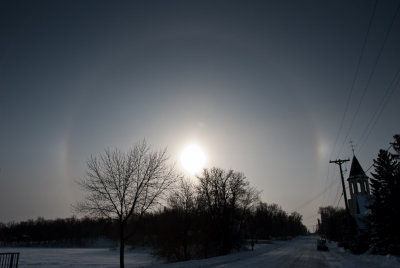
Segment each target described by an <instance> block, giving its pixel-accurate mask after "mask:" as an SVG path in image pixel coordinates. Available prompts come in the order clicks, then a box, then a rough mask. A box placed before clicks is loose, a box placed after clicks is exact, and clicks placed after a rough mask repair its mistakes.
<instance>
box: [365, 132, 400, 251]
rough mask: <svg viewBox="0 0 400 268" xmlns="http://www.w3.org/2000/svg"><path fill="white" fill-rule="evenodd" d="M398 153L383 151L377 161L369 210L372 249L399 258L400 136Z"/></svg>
mask: <svg viewBox="0 0 400 268" xmlns="http://www.w3.org/2000/svg"><path fill="white" fill-rule="evenodd" d="M394 138H395V142H394V143H392V146H393V148H394V150H395V153H391V152H389V151H387V150H380V151H379V154H378V158H377V159H376V160H374V168H375V172H374V173H372V177H373V178H372V179H371V190H372V195H373V198H374V203H373V204H372V205H371V206H370V209H371V215H370V228H371V231H372V232H371V242H372V248H373V250H374V251H375V252H376V253H380V254H386V253H391V254H396V255H397V254H400V230H399V226H400V220H399V219H400V218H399V213H400V168H399V167H400V164H399V157H398V155H399V145H400V136H399V135H395V136H394Z"/></svg>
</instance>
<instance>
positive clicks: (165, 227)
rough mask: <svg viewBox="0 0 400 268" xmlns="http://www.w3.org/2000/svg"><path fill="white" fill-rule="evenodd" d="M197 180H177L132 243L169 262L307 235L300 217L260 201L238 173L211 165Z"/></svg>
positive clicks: (147, 218) (256, 193)
mask: <svg viewBox="0 0 400 268" xmlns="http://www.w3.org/2000/svg"><path fill="white" fill-rule="evenodd" d="M197 179H198V184H193V183H191V182H190V181H184V180H183V181H181V183H180V185H179V186H178V187H176V189H175V191H173V192H172V193H171V195H170V196H169V198H168V207H167V208H165V209H164V210H163V211H159V212H156V213H152V214H148V215H147V216H146V217H145V218H144V219H143V220H142V222H141V223H140V224H139V226H137V230H138V234H137V235H136V236H135V237H136V241H141V243H142V244H148V245H151V246H152V247H154V248H155V249H156V252H157V254H158V255H159V256H162V257H164V258H166V259H168V260H169V261H181V260H189V259H196V258H208V257H212V256H217V255H224V254H227V253H229V252H232V251H234V250H240V249H243V248H244V247H246V246H247V245H248V244H247V243H248V241H249V240H251V239H254V240H256V239H270V238H276V237H285V238H287V237H291V236H296V235H302V234H306V233H307V229H306V227H305V226H304V225H303V224H302V217H301V215H299V214H298V213H292V214H290V215H288V214H287V213H286V212H285V211H283V210H282V209H281V208H280V207H279V206H278V205H276V204H272V205H268V204H266V203H263V202H260V201H259V193H258V192H257V191H256V190H255V189H254V188H252V187H250V185H249V182H248V181H247V179H246V177H245V176H244V175H243V174H242V173H239V172H234V171H232V170H230V171H224V170H222V169H219V168H212V169H210V170H207V169H206V170H204V172H203V173H202V174H201V175H200V176H198V177H197Z"/></svg>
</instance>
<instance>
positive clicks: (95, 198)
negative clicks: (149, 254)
mask: <svg viewBox="0 0 400 268" xmlns="http://www.w3.org/2000/svg"><path fill="white" fill-rule="evenodd" d="M167 160H168V156H167V152H166V149H164V150H161V151H158V152H153V151H151V149H150V147H149V146H148V145H147V143H146V142H145V141H143V142H141V143H140V144H137V145H135V146H134V148H133V149H132V150H130V151H129V152H127V153H122V152H120V151H119V150H114V151H110V150H106V151H105V153H104V154H101V155H100V156H99V157H93V156H92V157H90V158H89V160H88V161H87V174H86V177H84V178H83V179H82V180H80V181H79V185H80V186H81V188H82V189H83V190H84V191H85V192H86V194H87V195H86V197H85V200H84V201H83V202H81V203H78V204H77V205H76V210H77V211H78V212H80V213H84V214H87V215H91V216H94V217H109V218H112V219H116V220H117V221H118V225H119V240H120V267H124V246H125V239H126V238H127V236H128V235H129V234H127V233H126V232H125V231H126V226H127V224H128V221H129V220H130V219H131V218H133V217H136V220H140V219H141V218H142V217H143V215H144V213H145V212H146V211H148V210H150V209H151V208H152V207H153V206H154V205H155V204H157V202H158V200H159V199H160V198H161V197H162V196H163V195H164V193H165V192H166V190H167V189H169V188H170V186H171V184H172V183H174V182H175V181H176V180H177V179H178V177H179V176H178V175H177V174H176V173H175V172H174V168H173V166H170V165H168V163H167Z"/></svg>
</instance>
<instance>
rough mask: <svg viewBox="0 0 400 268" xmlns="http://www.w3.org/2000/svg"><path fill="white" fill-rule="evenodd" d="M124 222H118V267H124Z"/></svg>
mask: <svg viewBox="0 0 400 268" xmlns="http://www.w3.org/2000/svg"><path fill="white" fill-rule="evenodd" d="M124 227H125V226H124V223H123V222H122V221H120V223H119V267H120V268H124V267H125V263H124V252H125V237H124Z"/></svg>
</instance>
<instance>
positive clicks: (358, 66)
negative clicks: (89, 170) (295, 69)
mask: <svg viewBox="0 0 400 268" xmlns="http://www.w3.org/2000/svg"><path fill="white" fill-rule="evenodd" d="M377 4H378V0H376V1H375V4H374V9H373V11H372V14H371V17H370V19H369V22H368V28H367V32H366V33H365V36H364V40H363V45H362V48H361V53H360V56H359V57H358V61H357V66H356V71H355V74H354V77H353V81H352V83H351V87H350V91H349V95H348V96H347V101H346V106H345V109H344V113H343V116H342V119H341V121H340V126H339V130H338V132H337V134H336V138H335V142H334V144H333V147H332V152H331V154H330V156H329V159H331V158H332V157H333V152H334V148H335V147H336V144H337V142H338V140H339V136H340V133H341V131H342V128H343V124H344V120H345V118H346V114H347V111H348V108H349V105H350V100H351V96H352V94H353V90H354V86H355V84H356V80H357V77H358V73H359V71H360V66H361V61H362V58H363V56H364V51H365V47H366V45H367V41H368V36H369V32H370V30H371V25H372V22H373V20H374V17H375V13H376V6H377Z"/></svg>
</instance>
